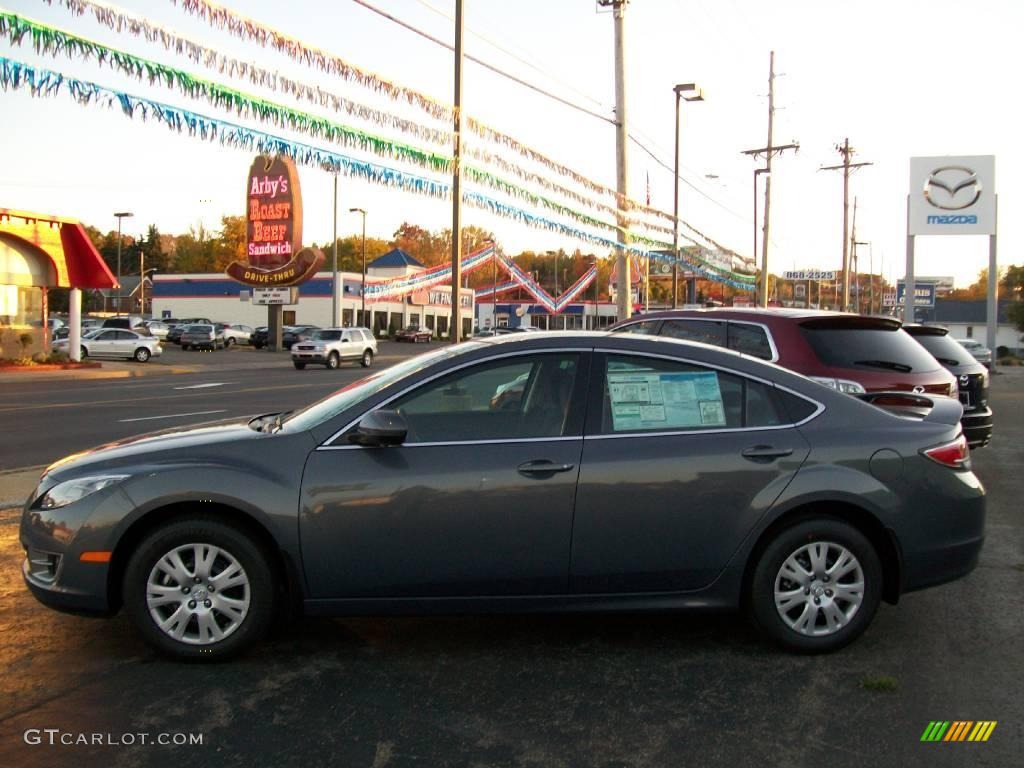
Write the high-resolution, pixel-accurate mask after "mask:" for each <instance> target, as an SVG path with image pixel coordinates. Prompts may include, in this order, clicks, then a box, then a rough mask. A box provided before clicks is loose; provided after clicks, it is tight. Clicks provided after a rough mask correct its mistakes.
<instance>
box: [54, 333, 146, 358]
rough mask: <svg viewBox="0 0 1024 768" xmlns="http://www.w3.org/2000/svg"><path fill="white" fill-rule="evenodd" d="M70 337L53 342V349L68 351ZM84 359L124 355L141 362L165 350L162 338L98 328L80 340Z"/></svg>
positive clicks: (85, 334)
mask: <svg viewBox="0 0 1024 768" xmlns="http://www.w3.org/2000/svg"><path fill="white" fill-rule="evenodd" d="M70 343H71V341H70V339H59V340H57V341H55V342H53V349H54V350H60V351H62V352H67V351H68V348H69V346H70ZM80 352H81V355H82V359H83V360H84V359H85V358H87V357H123V358H126V359H128V360H135V361H137V362H140V363H145V362H147V361H148V360H149V359H150V358H152V357H159V356H160V355H161V354H162V353H163V350H162V349H161V348H160V340H159V339H157V338H155V337H153V336H147V335H144V334H142V333H139V332H138V331H128V330H123V329H120V328H96V329H94V330H91V331H88V332H87V333H84V334H83V335H82V338H81V341H80Z"/></svg>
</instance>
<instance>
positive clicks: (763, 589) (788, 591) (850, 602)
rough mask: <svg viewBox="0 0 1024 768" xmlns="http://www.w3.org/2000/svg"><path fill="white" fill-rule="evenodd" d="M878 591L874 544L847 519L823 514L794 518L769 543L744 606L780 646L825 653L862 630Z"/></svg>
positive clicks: (875, 604) (879, 577)
mask: <svg viewBox="0 0 1024 768" xmlns="http://www.w3.org/2000/svg"><path fill="white" fill-rule="evenodd" d="M814 560H819V562H818V563H814V562H813V561H814ZM787 574H789V576H788V577H787ZM855 585H856V586H855ZM840 588H842V589H840ZM840 593H842V595H843V596H842V597H840V596H839V595H840ZM881 596H882V564H881V561H880V560H879V558H878V553H877V552H876V551H875V548H874V546H872V544H871V542H869V541H868V540H867V538H866V537H865V536H864V535H863V534H862V533H861V532H860V531H858V530H857V529H856V528H854V527H853V526H851V525H849V524H847V523H844V522H842V521H840V520H837V519H834V518H828V517H822V518H817V519H812V520H803V521H801V522H798V523H796V524H794V525H792V526H790V527H789V528H786V529H785V530H783V531H781V532H780V533H779V534H778V535H777V536H776V537H775V538H774V539H772V540H771V541H770V542H769V543H768V546H767V547H766V548H765V549H764V550H763V552H761V554H760V557H759V558H758V560H757V564H756V566H755V568H754V571H753V577H752V578H751V581H750V587H749V590H748V594H747V607H748V611H749V614H750V618H751V619H752V620H753V622H754V624H755V625H756V626H757V627H758V628H759V629H760V630H761V631H762V632H764V634H766V635H767V636H768V637H770V638H771V639H772V640H774V641H775V642H776V643H778V644H779V645H781V646H782V647H784V648H786V649H787V650H790V651H794V652H796V653H827V652H829V651H834V650H837V649H839V648H842V647H843V646H844V645H846V644H848V643H850V642H852V641H853V640H855V639H856V638H857V637H859V636H860V635H861V633H862V632H864V630H865V629H867V627H868V625H869V624H870V623H871V620H872V619H873V618H874V615H875V611H877V610H878V604H879V601H880V599H881Z"/></svg>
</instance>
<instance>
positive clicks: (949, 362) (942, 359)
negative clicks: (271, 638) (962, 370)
mask: <svg viewBox="0 0 1024 768" xmlns="http://www.w3.org/2000/svg"><path fill="white" fill-rule="evenodd" d="M935 359H936V360H938V361H939V362H940V363H942V364H943V365H960V361H959V360H954V359H952V358H950V357H936V358H935Z"/></svg>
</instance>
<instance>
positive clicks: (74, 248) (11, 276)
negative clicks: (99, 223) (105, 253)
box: [0, 208, 117, 357]
mask: <svg viewBox="0 0 1024 768" xmlns="http://www.w3.org/2000/svg"><path fill="white" fill-rule="evenodd" d="M115 285H117V281H116V279H115V278H114V275H113V274H112V273H111V272H110V270H109V269H108V268H107V265H106V263H105V262H104V261H103V257H102V256H100V254H99V253H98V252H97V250H96V249H95V248H94V247H93V244H92V242H91V241H90V240H89V236H88V235H87V234H86V233H85V230H84V229H83V228H82V225H81V224H80V223H79V222H77V221H76V220H74V219H67V218H63V217H59V216H50V215H48V214H42V213H31V212H28V211H17V210H12V209H9V208H0V356H4V357H7V356H13V355H15V354H22V353H24V354H29V355H31V354H33V353H35V352H39V351H42V350H44V349H46V348H47V347H48V345H49V334H48V333H44V331H43V329H44V328H46V327H47V321H48V315H49V310H48V292H49V290H50V289H51V288H70V289H71V296H70V302H69V306H70V308H71V311H70V315H69V320H70V323H69V325H71V330H72V338H73V343H72V344H71V349H72V350H73V353H74V354H73V356H76V355H77V354H78V333H79V329H80V316H81V306H82V292H81V289H83V288H87V289H88V288H113V287H114V286H115ZM25 334H28V335H29V336H31V339H32V341H31V344H29V345H27V346H25V345H23V344H22V342H21V341H20V339H21V337H23V336H24V335H25Z"/></svg>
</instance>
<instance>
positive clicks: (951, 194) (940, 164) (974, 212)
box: [907, 155, 996, 235]
mask: <svg viewBox="0 0 1024 768" xmlns="http://www.w3.org/2000/svg"><path fill="white" fill-rule="evenodd" d="M995 182H996V159H995V156H994V155H965V156H959V157H951V156H947V157H912V158H910V208H909V211H908V216H909V218H908V221H907V234H909V235H994V234H995V232H996V186H995Z"/></svg>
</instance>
